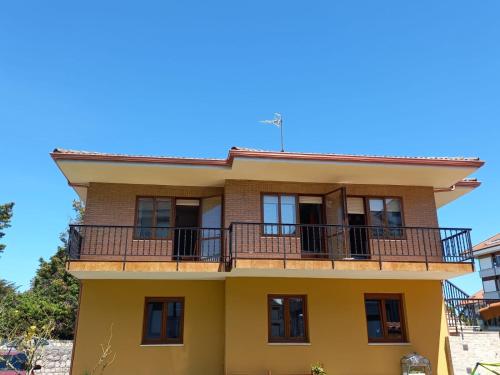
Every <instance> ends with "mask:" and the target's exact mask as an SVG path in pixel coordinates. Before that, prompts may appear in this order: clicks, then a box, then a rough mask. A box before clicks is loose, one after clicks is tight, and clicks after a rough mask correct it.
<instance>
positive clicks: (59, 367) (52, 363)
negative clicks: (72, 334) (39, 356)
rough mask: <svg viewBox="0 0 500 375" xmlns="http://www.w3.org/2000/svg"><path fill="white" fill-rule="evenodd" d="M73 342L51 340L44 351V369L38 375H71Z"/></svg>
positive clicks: (42, 362) (42, 363)
mask: <svg viewBox="0 0 500 375" xmlns="http://www.w3.org/2000/svg"><path fill="white" fill-rule="evenodd" d="M72 350H73V341H55V340H51V341H50V342H49V345H48V346H46V347H45V349H44V355H43V360H42V361H41V363H40V365H42V369H41V370H40V371H37V372H36V373H37V374H51V375H69V371H70V366H71V352H72Z"/></svg>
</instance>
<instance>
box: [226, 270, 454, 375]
mask: <svg viewBox="0 0 500 375" xmlns="http://www.w3.org/2000/svg"><path fill="white" fill-rule="evenodd" d="M367 292H368V293H403V294H404V305H405V311H406V320H407V327H408V336H409V341H410V345H368V343H367V333H366V318H365V313H364V293H367ZM279 293H283V294H307V298H308V301H307V302H308V316H309V338H310V345H276V344H271V345H270V344H268V343H267V295H268V294H279ZM442 313H443V309H442V297H441V285H440V283H439V281H404V280H333V279H265V278H260V279H255V278H254V279H252V278H232V279H227V280H226V369H227V372H226V373H227V374H228V375H236V374H238V375H239V374H245V375H247V374H248V375H253V374H255V375H258V374H260V375H264V374H267V373H268V371H272V374H273V375H284V374H294V375H295V374H306V373H307V372H308V369H310V365H311V364H313V363H317V362H321V363H323V364H324V366H325V367H326V369H327V371H328V374H332V375H356V374H362V375H367V374H380V375H391V374H400V367H399V360H400V358H401V357H402V356H403V355H405V354H408V353H409V352H412V351H417V352H418V353H420V354H423V355H425V356H427V357H428V358H429V359H430V360H431V362H432V364H433V367H434V368H433V371H434V373H435V374H436V373H437V374H439V375H442V374H447V373H448V372H447V369H446V359H445V352H444V336H445V335H446V325H445V324H444V323H445V322H444V319H443V318H444V317H443V315H442Z"/></svg>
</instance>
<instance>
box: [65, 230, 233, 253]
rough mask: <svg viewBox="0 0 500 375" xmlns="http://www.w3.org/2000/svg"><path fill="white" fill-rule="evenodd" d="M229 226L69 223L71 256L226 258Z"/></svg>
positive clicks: (69, 251)
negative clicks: (193, 226) (194, 226)
mask: <svg viewBox="0 0 500 375" xmlns="http://www.w3.org/2000/svg"><path fill="white" fill-rule="evenodd" d="M226 232H227V229H221V228H180V227H134V226H104V225H70V229H69V241H68V256H69V259H70V260H98V261H123V262H125V261H153V262H161V261H177V262H178V261H200V262H225V261H226V257H227V254H228V251H227V242H226V240H227V235H226Z"/></svg>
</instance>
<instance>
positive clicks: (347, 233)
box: [230, 223, 472, 263]
mask: <svg viewBox="0 0 500 375" xmlns="http://www.w3.org/2000/svg"><path fill="white" fill-rule="evenodd" d="M230 235H231V251H232V254H231V257H232V258H234V259H239V258H257V259H259V258H266V259H327V260H378V261H380V262H381V261H414V262H425V263H429V262H465V261H469V262H472V245H471V241H470V230H469V229H457V228H417V227H376V226H343V225H302V224H293V225H291V224H290V225H289V224H282V225H278V224H269V223H233V224H232V226H231V229H230Z"/></svg>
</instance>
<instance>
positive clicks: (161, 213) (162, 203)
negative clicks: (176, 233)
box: [156, 198, 172, 238]
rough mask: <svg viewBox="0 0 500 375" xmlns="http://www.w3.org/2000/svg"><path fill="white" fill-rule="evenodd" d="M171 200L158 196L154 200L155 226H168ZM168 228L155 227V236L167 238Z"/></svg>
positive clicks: (170, 215) (170, 214)
mask: <svg viewBox="0 0 500 375" xmlns="http://www.w3.org/2000/svg"><path fill="white" fill-rule="evenodd" d="M171 206H172V200H171V199H170V198H158V199H157V200H156V226H157V227H162V228H163V227H169V226H170V220H171V217H172V207H171ZM167 237H168V229H156V238H167Z"/></svg>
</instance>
